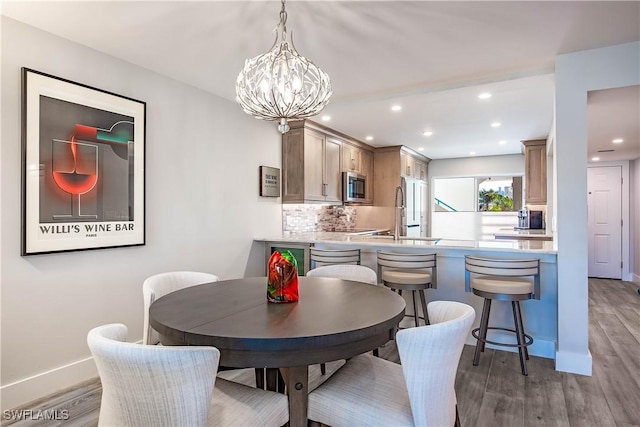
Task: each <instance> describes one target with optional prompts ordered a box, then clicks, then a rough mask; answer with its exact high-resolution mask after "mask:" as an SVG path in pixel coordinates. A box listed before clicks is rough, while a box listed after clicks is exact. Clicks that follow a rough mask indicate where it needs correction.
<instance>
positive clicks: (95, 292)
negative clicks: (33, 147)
mask: <svg viewBox="0 0 640 427" xmlns="http://www.w3.org/2000/svg"><path fill="white" fill-rule="evenodd" d="M1 24H2V67H1V70H2V74H1V79H2V80H1V81H2V122H1V123H2V132H1V136H2V146H1V151H0V153H1V160H2V163H1V171H0V179H1V181H0V183H1V189H2V191H1V196H0V202H1V205H2V209H1V211H2V218H1V221H2V228H1V229H2V236H1V238H2V242H1V252H0V256H1V273H0V277H1V286H2V305H1V308H2V312H1V316H2V349H1V351H2V353H1V355H2V376H1V384H2V389H1V393H2V409H6V408H11V407H15V406H17V405H20V404H23V403H25V402H27V401H30V400H33V399H35V398H38V397H40V396H44V395H47V394H49V393H51V392H54V391H56V390H57V389H60V388H65V387H68V386H71V385H73V384H75V383H78V382H80V381H83V380H85V379H88V378H91V377H93V376H96V375H97V374H96V371H95V368H94V365H93V361H92V360H90V359H88V358H89V350H88V348H87V345H86V334H87V332H88V331H89V329H91V328H93V327H94V326H97V325H101V324H105V323H110V322H122V323H124V324H126V325H127V326H128V327H129V340H130V341H137V340H140V339H141V337H142V289H141V286H142V281H143V279H144V278H145V277H147V276H149V275H151V274H155V273H158V272H162V271H168V270H180V269H190V270H201V271H207V272H212V273H215V274H217V275H219V276H220V277H222V278H223V279H226V278H234V277H242V276H245V275H259V274H262V271H252V270H251V268H250V267H248V266H249V265H250V262H249V258H251V259H252V261H253V260H256V259H257V260H262V259H263V258H262V257H263V255H262V253H261V251H260V250H258V247H257V246H254V245H253V242H252V238H253V237H254V235H257V234H260V235H262V234H264V233H265V230H266V231H269V230H270V232H269V234H278V233H279V232H280V231H281V224H282V219H281V206H280V199H279V198H277V199H274V198H261V197H259V196H258V188H259V187H258V167H259V166H260V165H267V166H273V167H280V164H281V160H280V158H281V151H280V150H281V149H280V134H279V133H278V132H277V130H276V129H275V126H274V125H273V124H270V123H265V122H261V121H258V120H255V119H253V118H251V117H249V116H246V115H245V114H244V113H243V112H242V110H241V109H240V107H239V106H238V105H236V104H235V103H233V102H230V101H227V100H223V99H221V98H219V97H216V96H213V95H210V94H208V93H205V92H203V91H200V90H198V89H196V88H194V87H191V86H186V85H184V84H181V83H178V82H176V81H174V80H171V79H169V78H166V77H163V76H160V75H158V74H155V73H152V72H150V71H148V70H146V69H143V68H140V67H136V66H133V65H132V64H129V63H127V62H123V61H120V60H118V59H115V58H113V57H110V56H107V55H104V54H101V53H99V52H96V51H93V50H91V49H88V48H86V47H84V46H81V45H78V44H75V43H72V42H70V41H68V40H65V39H61V38H58V37H55V36H52V35H50V34H47V33H44V32H41V31H40V30H36V29H34V28H31V27H28V26H25V25H23V24H21V23H18V22H16V21H13V20H11V19H8V18H6V17H4V16H3V17H2V21H1ZM23 66H24V67H29V68H33V69H35V70H38V71H42V72H46V73H49V74H53V75H55V76H59V77H64V78H66V79H70V80H72V81H76V82H81V83H84V84H87V85H90V86H94V87H98V88H101V89H104V90H107V91H111V92H115V93H118V94H122V95H126V96H128V97H132V98H134V99H139V100H142V101H146V103H147V128H146V221H147V224H146V227H147V228H146V240H147V241H146V245H145V246H140V247H132V248H120V249H118V248H116V249H105V250H94V251H85V252H70V253H60V254H53V255H36V256H30V257H20V234H21V233H20V215H21V214H20V179H21V172H20V164H21V143H20V140H21V115H20V114H21V113H20V111H21V110H20V100H21V91H20V76H21V74H20V67H23ZM211 78H212V79H214V78H216V76H215V75H212V76H211ZM229 84H230V85H233V84H234V82H229ZM260 262H261V261H260ZM256 265H260V263H257V264H256Z"/></svg>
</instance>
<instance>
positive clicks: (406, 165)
mask: <svg viewBox="0 0 640 427" xmlns="http://www.w3.org/2000/svg"><path fill="white" fill-rule="evenodd" d="M427 163H428V162H427V161H426V160H424V159H422V158H420V157H416V156H415V155H412V154H410V153H407V152H404V151H401V152H400V175H401V176H403V177H405V178H416V179H419V180H421V181H426V180H427Z"/></svg>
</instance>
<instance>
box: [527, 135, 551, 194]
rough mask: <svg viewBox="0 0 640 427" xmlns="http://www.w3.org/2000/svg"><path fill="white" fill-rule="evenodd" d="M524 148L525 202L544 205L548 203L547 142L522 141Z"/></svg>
mask: <svg viewBox="0 0 640 427" xmlns="http://www.w3.org/2000/svg"><path fill="white" fill-rule="evenodd" d="M522 145H523V146H524V179H525V181H524V185H525V191H524V202H525V204H532V205H543V204H546V203H547V141H546V140H545V139H534V140H527V141H522Z"/></svg>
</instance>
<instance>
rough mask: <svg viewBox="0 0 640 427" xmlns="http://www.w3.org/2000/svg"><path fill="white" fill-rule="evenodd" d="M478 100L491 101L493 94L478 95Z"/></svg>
mask: <svg viewBox="0 0 640 427" xmlns="http://www.w3.org/2000/svg"><path fill="white" fill-rule="evenodd" d="M478 98H480V99H489V98H491V94H490V93H489V92H484V93H481V94H480V95H478Z"/></svg>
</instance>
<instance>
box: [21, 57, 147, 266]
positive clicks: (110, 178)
mask: <svg viewBox="0 0 640 427" xmlns="http://www.w3.org/2000/svg"><path fill="white" fill-rule="evenodd" d="M22 112H23V114H22V158H23V162H22V168H23V173H22V245H21V246H22V247H21V253H22V255H33V254H43V253H51V252H62V251H75V250H83V249H101V248H112V247H118V246H134V245H144V243H145V205H144V203H145V177H144V164H145V114H146V103H144V102H142V101H137V100H135V99H131V98H127V97H124V96H121V95H116V94H113V93H110V92H106V91H103V90H100V89H96V88H93V87H89V86H86V85H83V84H79V83H75V82H72V81H69V80H65V79H62V78H59V77H54V76H51V75H48V74H45V73H42V72H38V71H34V70H30V69H27V68H23V69H22Z"/></svg>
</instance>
